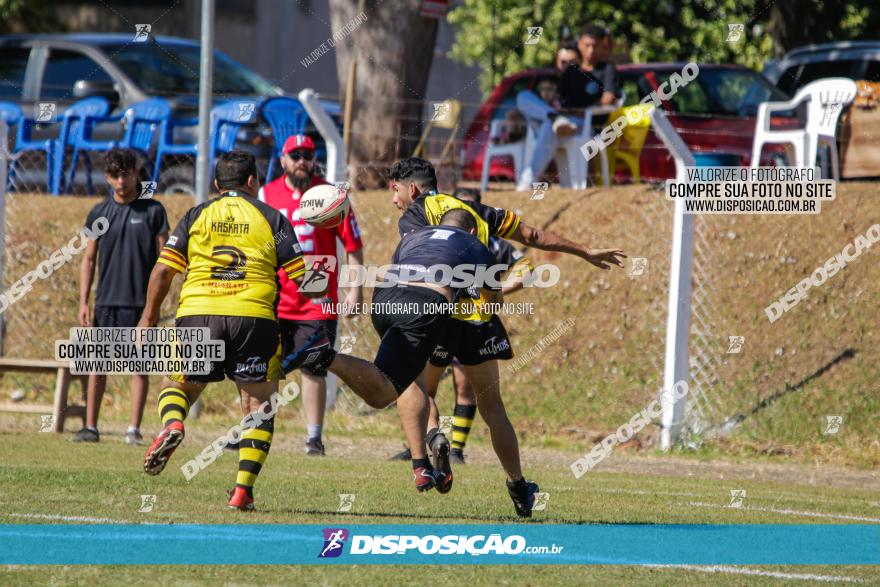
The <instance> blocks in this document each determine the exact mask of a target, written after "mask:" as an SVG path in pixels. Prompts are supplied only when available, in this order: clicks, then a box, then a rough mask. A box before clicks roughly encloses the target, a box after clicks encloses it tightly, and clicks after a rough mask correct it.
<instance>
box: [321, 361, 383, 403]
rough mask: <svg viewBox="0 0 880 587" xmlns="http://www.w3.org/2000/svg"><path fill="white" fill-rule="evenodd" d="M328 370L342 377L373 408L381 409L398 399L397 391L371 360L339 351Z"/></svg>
mask: <svg viewBox="0 0 880 587" xmlns="http://www.w3.org/2000/svg"><path fill="white" fill-rule="evenodd" d="M328 370H329V371H330V372H332V373H333V374H334V375H336V376H337V377H339V378H340V379H342V380H343V381H344V382H345V384H346V385H348V386H349V387H350V388H351V390H352V391H354V392H355V393H356V394H357V395H358V396H360V398H361V399H363V400H364V401H365V402H367V405H368V406H370V407H371V408H376V409H378V410H381V409H382V408H385V407H388V406H390V405H391V404H393V403H394V402H395V401H397V391H396V390H395V389H394V386H393V385H392V384H391V382H390V381H389V380H388V378H387V377H385V375H384V374H383V373H382V372H381V371H379V369H378V368H377V367H376V365H374V364H373V363H371V362H370V361H365V360H364V359H359V358H358V357H353V356H351V355H345V354H343V353H337V354H336V356H335V357H334V359H333V362H332V363H331V364H330V366H329V367H328Z"/></svg>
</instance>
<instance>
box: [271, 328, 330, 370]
mask: <svg viewBox="0 0 880 587" xmlns="http://www.w3.org/2000/svg"><path fill="white" fill-rule="evenodd" d="M335 357H336V351H334V350H333V345H332V344H331V343H330V339H329V338H327V334H326V333H325V332H323V331H321V332H316V333H315V334H313V335H312V336H311V337H310V338H309V339H308V340H307V341H306V342H305V344H303V346H302V347H301V348H299V349H297V350H295V351H293V352H292V353H290V354H289V355H287V356H286V357H284V360H283V361H281V368H282V369H283V370H284V373H290V372H291V371H293V370H294V369H301V368H303V367H308V368H309V369H314V370H315V371H321V370H325V369H326V368H327V367H329V366H330V363H332V362H333V359H334V358H335Z"/></svg>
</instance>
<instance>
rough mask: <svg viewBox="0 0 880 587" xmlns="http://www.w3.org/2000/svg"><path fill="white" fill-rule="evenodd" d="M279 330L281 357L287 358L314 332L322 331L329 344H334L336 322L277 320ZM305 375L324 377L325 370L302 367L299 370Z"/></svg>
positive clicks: (325, 374)
mask: <svg viewBox="0 0 880 587" xmlns="http://www.w3.org/2000/svg"><path fill="white" fill-rule="evenodd" d="M278 325H279V326H280V328H281V349H282V356H285V357H286V356H287V355H289V354H290V353H292V352H293V351H295V350H296V349H299V348H302V347H303V346H305V342H306V341H307V340H308V339H309V337H311V336H312V335H313V334H315V333H316V332H319V331H321V330H323V331H324V332H326V333H327V336H328V337H329V338H330V344H331V345H332V344H334V343H335V342H336V325H337V322H336V320H284V319H279V320H278ZM300 370H301V371H302V372H303V373H305V374H306V375H313V376H314V377H326V376H327V369H321V370H317V371H316V370H314V369H309V368H308V367H304V368H302V369H300Z"/></svg>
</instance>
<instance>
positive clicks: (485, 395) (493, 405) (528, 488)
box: [462, 361, 538, 518]
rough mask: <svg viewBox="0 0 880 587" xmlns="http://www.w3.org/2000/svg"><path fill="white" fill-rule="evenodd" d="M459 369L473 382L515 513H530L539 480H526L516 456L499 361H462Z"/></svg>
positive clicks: (517, 445)
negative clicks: (502, 394) (502, 388)
mask: <svg viewBox="0 0 880 587" xmlns="http://www.w3.org/2000/svg"><path fill="white" fill-rule="evenodd" d="M462 371H463V372H464V375H465V377H467V379H468V381H470V382H471V384H472V385H473V386H474V390H475V392H476V395H477V409H479V410H480V415H481V416H483V420H485V421H486V424H487V425H488V426H489V434H490V435H491V436H492V448H494V449H495V454H496V455H498V460H499V461H501V466H502V467H504V470H505V472H506V473H507V492H508V494H509V495H510V499H511V500H513V507H514V508H515V509H516V513H517V515H518V516H520V517H523V518H528V517H531V515H532V506H533V505H534V504H535V494H536V493H537V492H538V484H537V483H532V482H529V481H526V480H525V478H524V477H523V474H522V466H521V465H520V460H519V443H518V442H517V440H516V431H514V429H513V425H512V424H511V423H510V419H509V418H508V417H507V410H505V409H504V402H503V401H501V386H500V385H499V378H498V361H487V362H485V363H482V364H480V365H462Z"/></svg>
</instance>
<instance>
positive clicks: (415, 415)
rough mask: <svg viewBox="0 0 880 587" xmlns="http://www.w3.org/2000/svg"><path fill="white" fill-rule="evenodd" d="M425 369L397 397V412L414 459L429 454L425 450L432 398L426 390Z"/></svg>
mask: <svg viewBox="0 0 880 587" xmlns="http://www.w3.org/2000/svg"><path fill="white" fill-rule="evenodd" d="M424 377H425V373H424V371H423V372H422V373H421V374H420V375H419V378H418V379H417V380H416V382H415V383H412V384H411V385H410V386H409V387H407V388H406V389H404V390H403V393H401V394H400V397H399V398H398V399H397V412H398V415H399V416H400V425H401V426H402V427H403V433H404V434H405V435H406V443H407V444H408V445H409V451H410V454H411V455H412V458H413V459H423V458H425V456H427V452H426V450H425V430H426V429H427V426H428V406H429V404H430V400H429V398H428V396H427V394H426V393H425V392H424Z"/></svg>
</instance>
